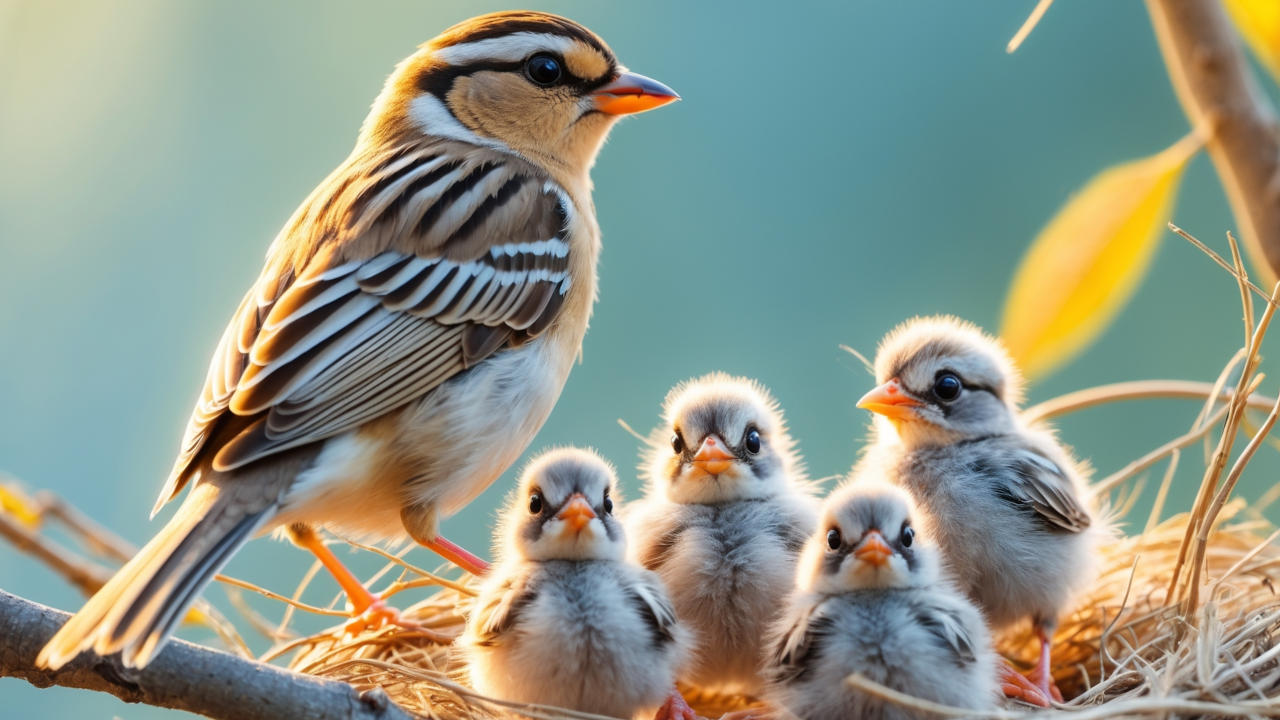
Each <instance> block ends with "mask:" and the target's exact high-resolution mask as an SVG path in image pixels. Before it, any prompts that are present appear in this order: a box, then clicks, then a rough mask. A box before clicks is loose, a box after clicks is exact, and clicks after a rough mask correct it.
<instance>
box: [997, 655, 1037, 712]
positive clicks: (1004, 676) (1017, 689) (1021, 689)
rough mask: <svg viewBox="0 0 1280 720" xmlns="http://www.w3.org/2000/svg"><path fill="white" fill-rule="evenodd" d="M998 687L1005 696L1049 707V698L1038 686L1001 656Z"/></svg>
mask: <svg viewBox="0 0 1280 720" xmlns="http://www.w3.org/2000/svg"><path fill="white" fill-rule="evenodd" d="M1000 689H1001V690H1002V691H1003V692H1004V696H1005V697H1007V698H1013V699H1014V700H1021V701H1022V702H1025V703H1028V704H1030V705H1035V706H1036V707H1043V708H1047V707H1049V699H1048V697H1047V696H1046V695H1045V694H1044V693H1043V692H1041V690H1040V688H1039V687H1037V686H1036V685H1035V684H1034V683H1032V682H1031V681H1030V680H1028V679H1026V678H1025V677H1023V676H1022V673H1020V672H1018V670H1017V668H1015V667H1014V666H1012V665H1010V664H1009V661H1008V660H1005V659H1003V658H1001V661H1000Z"/></svg>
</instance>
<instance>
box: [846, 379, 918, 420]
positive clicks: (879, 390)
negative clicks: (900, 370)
mask: <svg viewBox="0 0 1280 720" xmlns="http://www.w3.org/2000/svg"><path fill="white" fill-rule="evenodd" d="M922 404H923V403H921V402H920V401H919V400H916V399H915V398H913V397H911V396H910V395H908V394H907V393H906V391H905V390H903V389H902V382H901V381H900V380H898V378H894V379H892V380H890V381H889V382H887V383H885V384H883V385H880V386H877V387H874V388H872V389H871V392H869V393H867V394H866V395H863V396H862V397H861V398H860V399H859V400H858V407H860V408H862V409H863V410H870V411H871V412H873V413H878V414H880V415H883V416H885V417H887V418H889V419H891V420H910V419H911V418H913V417H915V412H914V410H913V408H918V407H920V406H921V405H922Z"/></svg>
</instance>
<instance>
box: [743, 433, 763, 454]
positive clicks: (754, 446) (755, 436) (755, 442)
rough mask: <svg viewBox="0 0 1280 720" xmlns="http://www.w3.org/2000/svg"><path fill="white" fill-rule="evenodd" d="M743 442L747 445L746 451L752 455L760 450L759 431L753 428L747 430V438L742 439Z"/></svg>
mask: <svg viewBox="0 0 1280 720" xmlns="http://www.w3.org/2000/svg"><path fill="white" fill-rule="evenodd" d="M743 444H744V445H746V446H747V452H749V453H751V454H752V455H755V454H756V453H758V452H760V431H759V430H756V429H755V428H751V429H750V430H748V431H747V438H746V440H744V441H743Z"/></svg>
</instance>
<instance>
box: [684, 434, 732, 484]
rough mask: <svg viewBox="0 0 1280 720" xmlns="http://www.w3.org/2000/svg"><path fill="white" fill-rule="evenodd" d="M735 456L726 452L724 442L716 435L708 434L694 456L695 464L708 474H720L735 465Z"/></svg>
mask: <svg viewBox="0 0 1280 720" xmlns="http://www.w3.org/2000/svg"><path fill="white" fill-rule="evenodd" d="M733 461H734V457H733V456H732V455H730V454H729V453H727V452H725V449H724V443H723V442H721V441H718V440H716V436H715V435H708V436H707V437H706V439H704V440H703V441H702V446H701V447H699V448H698V454H697V455H694V456H693V466H694V467H696V468H698V469H699V470H701V471H703V472H705V473H707V474H708V475H719V474H720V473H722V472H725V471H726V470H728V469H729V466H731V465H733Z"/></svg>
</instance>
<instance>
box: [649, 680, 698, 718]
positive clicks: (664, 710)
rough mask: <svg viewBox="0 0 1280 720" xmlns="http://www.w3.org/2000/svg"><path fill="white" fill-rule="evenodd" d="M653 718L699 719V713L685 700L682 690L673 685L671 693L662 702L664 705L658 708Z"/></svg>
mask: <svg viewBox="0 0 1280 720" xmlns="http://www.w3.org/2000/svg"><path fill="white" fill-rule="evenodd" d="M653 720H698V713H696V712H694V711H693V708H691V707H689V703H687V702H685V701H684V696H683V695H681V694H680V690H679V689H677V688H675V687H672V688H671V694H670V695H668V696H667V700H666V702H664V703H662V707H660V708H658V714H657V715H654V716H653Z"/></svg>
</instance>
